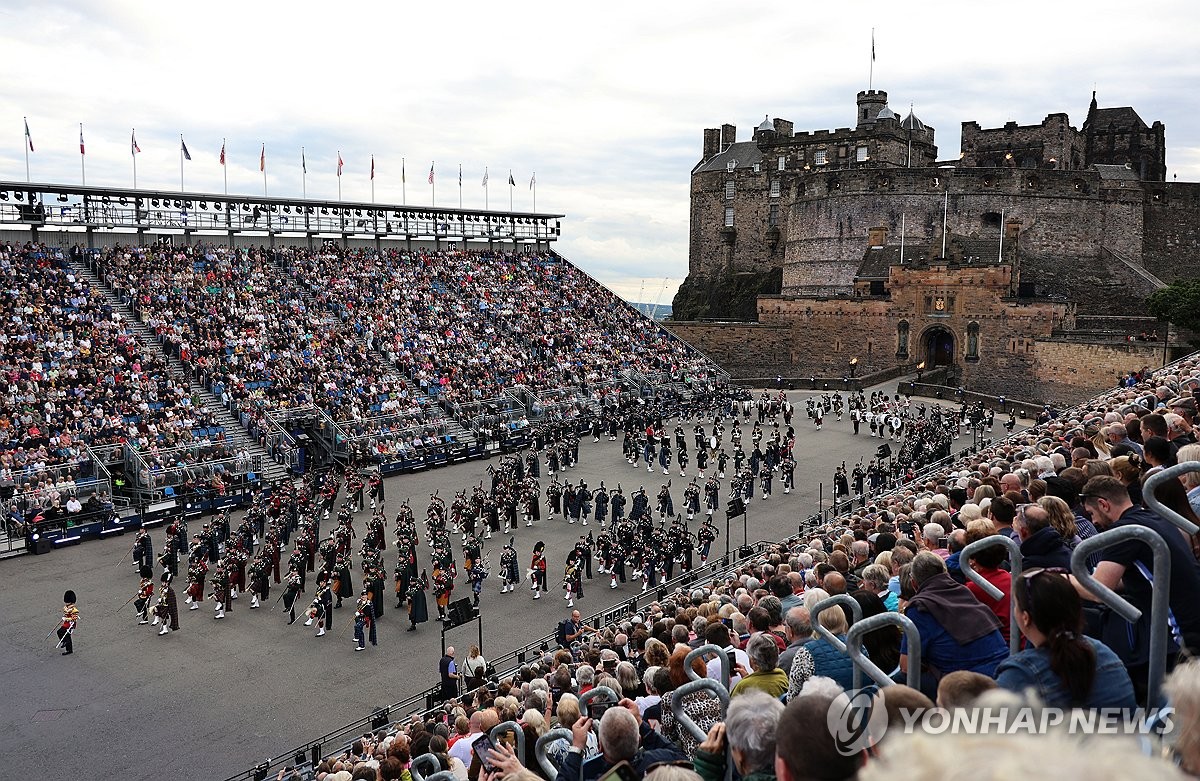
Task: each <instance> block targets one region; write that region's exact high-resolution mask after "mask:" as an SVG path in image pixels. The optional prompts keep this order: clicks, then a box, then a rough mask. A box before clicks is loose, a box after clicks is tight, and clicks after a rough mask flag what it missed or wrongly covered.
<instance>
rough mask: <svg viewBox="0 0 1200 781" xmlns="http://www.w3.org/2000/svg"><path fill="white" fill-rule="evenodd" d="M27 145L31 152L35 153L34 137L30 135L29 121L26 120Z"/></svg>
mask: <svg viewBox="0 0 1200 781" xmlns="http://www.w3.org/2000/svg"><path fill="white" fill-rule="evenodd" d="M25 143H27V144H29V151H30V152H32V151H33V136H31V135H29V120H28V119H27V120H25Z"/></svg>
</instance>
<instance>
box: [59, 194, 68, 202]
mask: <svg viewBox="0 0 1200 781" xmlns="http://www.w3.org/2000/svg"><path fill="white" fill-rule="evenodd" d="M58 202H59V203H66V202H67V194H66V193H59V194H58Z"/></svg>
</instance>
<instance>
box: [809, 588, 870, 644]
mask: <svg viewBox="0 0 1200 781" xmlns="http://www.w3.org/2000/svg"><path fill="white" fill-rule="evenodd" d="M834 606H841V607H848V608H850V615H851V616H852V617H853V620H851V622H850V624H851V626H853V625H854V624H857V623H858V622H859V621H861V620H862V605H860V604H858V602H857V601H855V599H854V597H852V596H850V595H849V594H834V595H833V596H832V597H829V598H828V599H822V600H821V601H820V602H818V603H817V604H815V605H813V609H812V617H811V618H812V627H813V631H814V632H816V633H817V634H819V635H820V636H821V637H823V638H824V639H825V642H827V643H829V644H830V645H832V646H833V647H834V648H836V649H837V650H838V651H839V652H840V653H843V654H844V653H846V644H845V643H843V642H842V641H841V640H839V639H838V638H837V635H835V634H834V633H833V632H830V631H829V630H828V629H826V628H825V627H823V626H821V624H820V622H819V621H818V620H817V617H818V616H820V615H821V613H823V612H825V611H826V610H828V609H829V608H831V607H834Z"/></svg>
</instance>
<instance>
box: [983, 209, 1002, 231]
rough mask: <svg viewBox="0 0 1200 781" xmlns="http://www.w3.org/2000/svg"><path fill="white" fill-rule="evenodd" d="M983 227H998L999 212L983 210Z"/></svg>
mask: <svg viewBox="0 0 1200 781" xmlns="http://www.w3.org/2000/svg"><path fill="white" fill-rule="evenodd" d="M983 227H984V228H985V229H986V228H991V229H996V228H999V227H1000V212H984V213H983Z"/></svg>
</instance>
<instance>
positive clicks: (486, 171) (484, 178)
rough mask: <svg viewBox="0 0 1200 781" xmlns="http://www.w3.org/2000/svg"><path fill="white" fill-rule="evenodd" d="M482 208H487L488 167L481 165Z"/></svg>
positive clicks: (485, 209)
mask: <svg viewBox="0 0 1200 781" xmlns="http://www.w3.org/2000/svg"><path fill="white" fill-rule="evenodd" d="M483 210H484V211H487V210H488V169H487V166H486V165H485V166H484V167H483Z"/></svg>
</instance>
